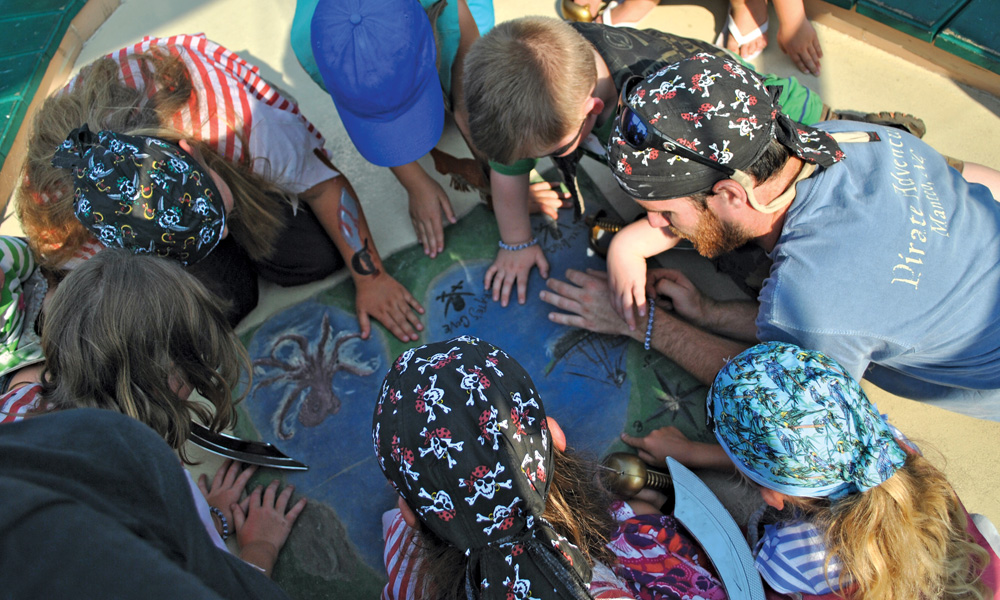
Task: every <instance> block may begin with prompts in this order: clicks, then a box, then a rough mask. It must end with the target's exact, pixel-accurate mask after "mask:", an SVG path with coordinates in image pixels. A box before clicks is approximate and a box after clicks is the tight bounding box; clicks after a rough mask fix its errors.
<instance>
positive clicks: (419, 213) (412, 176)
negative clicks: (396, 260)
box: [389, 161, 457, 258]
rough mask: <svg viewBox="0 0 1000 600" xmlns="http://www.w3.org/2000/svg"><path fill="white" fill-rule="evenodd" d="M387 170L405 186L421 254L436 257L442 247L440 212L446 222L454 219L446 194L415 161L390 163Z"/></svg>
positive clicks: (442, 228) (442, 232)
mask: <svg viewBox="0 0 1000 600" xmlns="http://www.w3.org/2000/svg"><path fill="white" fill-rule="evenodd" d="M389 170H391V171H392V174H393V175H395V176H396V179H397V180H399V183H400V184H401V185H402V186H403V187H404V188H405V189H406V195H407V198H408V199H409V207H410V221H411V222H412V223H413V231H414V233H416V234H417V240H419V241H420V245H421V246H423V247H424V254H426V255H427V256H430V257H431V258H434V257H436V256H437V255H438V253H440V252H441V251H443V250H444V227H443V225H442V222H441V213H442V212H443V213H444V216H445V217H446V218H447V219H448V222H450V223H454V222H455V221H456V220H457V219H455V211H454V210H452V207H451V201H450V200H449V199H448V194H446V193H445V191H444V189H443V188H442V187H441V185H440V184H439V183H438V182H436V181H434V180H433V179H431V176H430V175H428V174H427V171H424V168H423V167H421V166H420V164H419V163H417V162H416V161H413V162H411V163H406V164H405V165H400V166H398V167H390V169H389Z"/></svg>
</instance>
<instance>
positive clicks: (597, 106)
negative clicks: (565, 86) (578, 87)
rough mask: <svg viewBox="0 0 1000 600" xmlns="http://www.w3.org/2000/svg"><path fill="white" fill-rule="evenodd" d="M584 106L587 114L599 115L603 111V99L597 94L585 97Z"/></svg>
mask: <svg viewBox="0 0 1000 600" xmlns="http://www.w3.org/2000/svg"><path fill="white" fill-rule="evenodd" d="M585 106H586V109H587V114H588V115H599V114H601V113H602V112H604V100H601V99H600V98H598V97H597V96H591V97H590V98H587V104H586V105H585Z"/></svg>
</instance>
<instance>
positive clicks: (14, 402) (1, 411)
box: [0, 383, 42, 424]
mask: <svg viewBox="0 0 1000 600" xmlns="http://www.w3.org/2000/svg"><path fill="white" fill-rule="evenodd" d="M40 391H42V384H40V383H29V384H28V385H23V386H21V387H19V388H17V389H13V390H11V391H9V392H7V393H6V394H4V395H3V396H0V424H2V423H16V422H17V421H20V420H21V419H23V418H24V415H25V414H27V412H28V411H30V410H32V409H34V408H37V407H38V402H39V400H40V399H41V396H39V395H38V393H39V392H40Z"/></svg>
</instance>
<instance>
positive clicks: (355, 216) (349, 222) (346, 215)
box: [300, 175, 424, 342]
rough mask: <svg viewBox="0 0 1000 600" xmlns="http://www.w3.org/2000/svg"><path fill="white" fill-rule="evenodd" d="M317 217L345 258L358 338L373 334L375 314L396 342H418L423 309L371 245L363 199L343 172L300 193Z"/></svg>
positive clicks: (421, 328)
mask: <svg viewBox="0 0 1000 600" xmlns="http://www.w3.org/2000/svg"><path fill="white" fill-rule="evenodd" d="M300 197H301V198H302V200H303V201H305V202H307V203H308V204H309V206H310V208H312V209H313V212H315V213H316V218H317V219H319V222H320V224H322V225H323V229H325V230H326V233H327V235H329V236H330V239H331V240H333V243H334V244H335V245H336V246H337V250H339V251H340V253H341V255H342V256H343V257H344V258H345V260H346V261H347V264H348V266H349V269H350V272H351V277H352V278H353V279H354V285H355V287H356V288H357V298H356V301H355V304H356V310H357V315H358V322H359V324H360V326H361V337H362V338H364V339H368V336H369V335H371V322H370V318H371V317H374V318H375V319H377V320H378V321H379V322H381V323H382V324H383V325H385V326H386V328H388V329H389V330H390V331H392V333H393V335H395V336H396V337H398V338H399V339H400V340H402V341H404V342H406V341H416V340H417V338H418V336H417V333H416V332H417V331H422V330H423V325H421V324H420V319H419V317H418V316H417V314H416V313H420V314H423V313H424V308H423V307H422V306H420V303H419V302H417V300H416V299H415V298H414V297H413V295H412V294H410V292H409V291H408V290H407V289H406V288H404V287H403V286H402V285H400V283H399V282H398V281H396V280H395V279H394V278H393V277H392V276H391V275H389V274H388V273H386V272H385V268H384V267H383V266H382V259H381V258H380V257H379V255H378V250H376V249H375V242H374V240H373V239H372V235H371V231H370V230H369V229H368V222H367V221H366V220H365V214H364V212H363V211H362V209H361V203H359V202H358V200H357V195H356V194H355V193H354V189H353V188H352V187H351V184H350V182H349V181H347V178H346V177H344V176H343V175H341V176H338V177H334V178H332V179H327V180H326V181H323V182H321V183H318V184H316V185H314V186H313V187H311V188H309V189H308V190H306V191H305V192H304V193H303V194H302V195H301V196H300Z"/></svg>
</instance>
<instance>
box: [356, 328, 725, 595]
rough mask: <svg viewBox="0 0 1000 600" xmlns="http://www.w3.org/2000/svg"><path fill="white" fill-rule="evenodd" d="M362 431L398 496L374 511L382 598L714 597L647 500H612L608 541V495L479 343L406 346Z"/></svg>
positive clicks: (520, 380)
mask: <svg viewBox="0 0 1000 600" xmlns="http://www.w3.org/2000/svg"><path fill="white" fill-rule="evenodd" d="M372 428H373V432H372V433H373V441H374V444H375V453H376V455H377V458H378V462H379V465H380V466H381V468H382V470H383V472H384V473H385V476H386V477H387V478H388V479H389V481H390V482H391V483H392V485H393V487H394V489H395V490H396V491H397V492H398V493H399V495H400V497H399V499H398V507H399V510H393V511H389V512H387V513H386V514H385V516H384V517H383V528H384V530H385V539H386V546H385V558H386V570H387V573H388V574H389V582H388V584H387V585H386V588H385V591H384V593H383V598H399V599H404V598H448V599H452V598H455V599H458V598H463V599H464V598H469V599H475V598H512V597H517V598H528V597H532V598H539V599H547V598H591V597H594V598H636V597H638V598H645V599H651V598H654V597H656V598H659V597H669V598H681V597H685V598H686V597H694V596H695V595H698V596H699V597H702V598H705V599H713V598H724V597H725V594H724V592H723V590H722V587H721V585H720V584H719V582H718V581H717V580H716V579H715V578H714V577H713V576H711V574H709V572H708V571H707V570H706V569H705V568H704V566H703V565H704V562H703V560H704V559H701V560H698V559H696V558H695V556H696V555H697V554H700V552H699V551H697V550H695V548H694V546H693V544H692V542H691V541H690V540H689V539H687V538H686V537H684V535H683V534H681V533H679V532H678V525H677V523H676V522H675V521H674V520H673V518H672V517H669V516H665V515H662V514H660V513H659V511H657V509H656V508H654V506H653V505H651V504H649V503H646V502H643V501H635V502H634V503H632V505H631V507H629V506H628V505H624V504H621V503H617V504H616V505H615V509H616V513H615V516H616V518H617V519H618V520H619V521H620V522H619V523H618V528H617V531H616V532H615V533H614V535H612V537H611V539H610V540H609V538H608V535H609V534H611V533H612V532H613V531H614V530H615V527H614V525H615V524H614V521H613V520H612V519H611V514H610V513H609V512H608V510H609V504H610V499H609V498H608V497H607V494H606V492H604V491H603V490H602V489H600V488H599V487H597V485H596V480H595V478H594V476H593V473H588V471H587V470H586V469H584V466H583V463H582V462H580V461H579V460H578V459H576V458H574V457H573V455H572V454H570V453H568V452H567V451H566V440H565V436H564V435H563V432H562V430H561V429H560V428H559V426H558V424H557V423H556V422H555V420H553V419H552V418H551V417H546V414H545V408H544V406H543V404H542V400H541V398H539V397H538V395H537V393H536V391H535V387H534V384H533V383H532V381H531V378H530V377H529V376H528V374H527V373H526V372H525V371H524V369H523V368H522V367H521V366H520V365H519V364H518V363H517V362H516V361H515V360H514V359H512V358H510V357H509V356H508V355H507V354H506V353H504V352H503V350H500V349H499V348H496V347H494V346H492V345H491V344H489V343H487V342H483V341H481V340H478V339H476V338H470V337H462V338H456V339H453V340H450V341H446V342H438V343H435V344H430V345H427V346H422V347H419V348H415V349H411V350H407V351H406V352H404V353H403V354H402V355H401V356H400V357H399V358H398V359H397V360H396V362H395V364H394V365H393V366H392V367H391V368H390V370H389V373H388V375H386V378H385V381H384V383H383V386H382V393H381V396H380V398H379V400H378V404H377V405H376V407H375V414H374V416H373V422H372ZM661 504H662V502H661ZM699 563H701V564H699ZM609 567H611V568H609Z"/></svg>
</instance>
